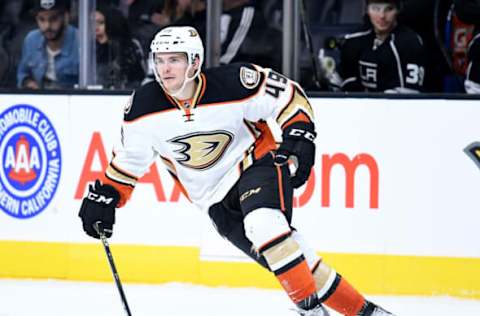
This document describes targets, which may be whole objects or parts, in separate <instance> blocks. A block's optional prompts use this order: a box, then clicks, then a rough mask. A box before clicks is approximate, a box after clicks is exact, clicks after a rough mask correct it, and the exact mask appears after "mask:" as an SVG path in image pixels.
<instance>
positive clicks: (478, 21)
mask: <svg viewBox="0 0 480 316" xmlns="http://www.w3.org/2000/svg"><path fill="white" fill-rule="evenodd" d="M453 3H454V5H455V13H456V14H457V15H458V17H459V18H460V19H461V20H462V22H465V23H469V24H473V25H474V26H475V27H474V30H473V38H472V40H471V41H470V43H469V44H468V52H467V53H468V68H467V73H466V78H465V91H466V92H467V93H469V94H480V1H478V0H454V1H453Z"/></svg>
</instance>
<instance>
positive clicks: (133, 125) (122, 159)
mask: <svg viewBox="0 0 480 316" xmlns="http://www.w3.org/2000/svg"><path fill="white" fill-rule="evenodd" d="M132 103H133V104H132ZM133 106H135V96H134V95H132V96H131V97H130V99H129V101H128V103H127V106H126V107H125V112H127V111H130V109H131V107H133ZM155 157H156V152H155V151H154V150H153V147H152V145H151V141H150V137H149V136H148V135H147V133H146V130H145V126H142V124H141V121H140V122H137V121H134V122H128V121H124V122H123V124H122V126H121V131H120V137H119V139H118V141H117V142H116V143H115V145H114V148H113V158H112V160H111V161H110V164H109V165H108V167H107V169H106V171H105V175H104V178H103V179H102V180H103V182H104V183H105V184H109V185H111V186H113V187H114V188H115V189H116V190H117V191H118V192H119V193H120V202H119V204H118V205H117V206H118V207H121V206H123V205H124V204H125V203H126V202H127V201H128V199H129V198H130V195H131V193H132V191H133V189H134V188H135V185H136V184H137V181H138V179H139V178H141V177H142V176H143V175H144V174H145V173H146V171H147V170H148V168H149V167H150V165H151V164H152V162H153V161H154V159H155Z"/></svg>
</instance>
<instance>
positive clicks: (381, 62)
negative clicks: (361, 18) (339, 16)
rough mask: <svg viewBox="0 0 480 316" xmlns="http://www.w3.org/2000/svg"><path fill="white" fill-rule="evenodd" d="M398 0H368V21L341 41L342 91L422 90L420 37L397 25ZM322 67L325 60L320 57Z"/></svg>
mask: <svg viewBox="0 0 480 316" xmlns="http://www.w3.org/2000/svg"><path fill="white" fill-rule="evenodd" d="M401 8H402V1H401V0H367V16H368V22H369V24H370V26H369V28H368V29H367V30H365V31H362V32H358V33H353V34H348V35H346V36H345V37H344V42H343V44H342V45H341V57H340V61H341V64H340V69H339V74H340V77H341V78H342V79H343V81H342V82H341V84H340V85H341V89H342V90H344V91H371V92H382V91H383V92H390V93H412V92H420V91H423V82H424V76H425V62H426V53H425V48H424V46H423V43H422V40H421V38H420V37H419V36H418V35H417V34H416V33H415V32H413V31H412V30H411V29H409V28H407V27H405V26H403V25H400V24H399V23H398V21H397V16H398V14H399V12H400V10H401ZM321 64H322V66H323V67H322V68H324V71H330V70H329V69H325V68H328V63H325V62H323V61H321Z"/></svg>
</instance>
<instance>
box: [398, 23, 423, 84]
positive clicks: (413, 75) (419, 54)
mask: <svg viewBox="0 0 480 316" xmlns="http://www.w3.org/2000/svg"><path fill="white" fill-rule="evenodd" d="M409 34H411V37H410V38H409V39H408V40H407V41H404V42H403V43H400V44H399V49H401V50H402V54H401V56H400V60H401V63H402V68H403V76H404V78H403V80H404V87H405V88H406V89H408V90H413V91H417V92H420V91H423V90H424V88H423V83H424V81H425V64H426V59H427V56H426V51H425V47H424V46H423V42H422V40H421V38H420V37H419V36H418V35H417V34H416V33H413V32H412V33H409Z"/></svg>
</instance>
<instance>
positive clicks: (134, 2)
mask: <svg viewBox="0 0 480 316" xmlns="http://www.w3.org/2000/svg"><path fill="white" fill-rule="evenodd" d="M102 1H105V0H102ZM168 2H169V1H168V0H165V1H164V0H120V4H119V7H120V8H122V11H123V12H124V15H125V16H127V18H128V24H129V26H130V30H131V32H132V36H133V37H134V38H136V39H138V40H139V41H140V44H141V45H142V48H143V51H144V53H146V52H149V51H150V42H151V41H152V39H153V36H154V35H155V34H156V33H157V32H158V30H159V29H160V28H162V27H164V26H166V25H168V24H170V23H171V20H170V19H169V18H168V17H166V16H165V15H163V14H162V11H163V9H164V7H165V6H167V3H168Z"/></svg>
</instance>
